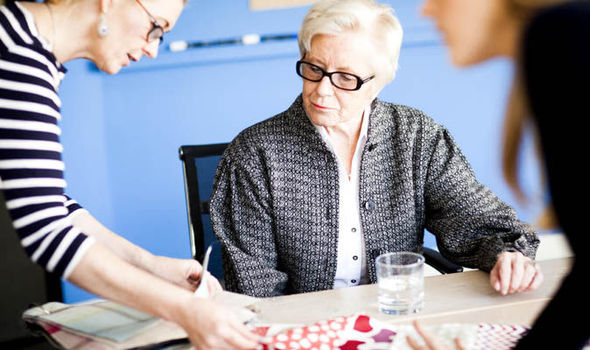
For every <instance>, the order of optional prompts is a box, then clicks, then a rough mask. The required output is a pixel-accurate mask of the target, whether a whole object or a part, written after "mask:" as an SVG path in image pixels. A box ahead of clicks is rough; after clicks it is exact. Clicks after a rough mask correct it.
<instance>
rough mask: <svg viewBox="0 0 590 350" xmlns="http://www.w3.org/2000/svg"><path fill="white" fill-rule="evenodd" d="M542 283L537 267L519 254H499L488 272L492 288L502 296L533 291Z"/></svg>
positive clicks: (541, 275)
mask: <svg viewBox="0 0 590 350" xmlns="http://www.w3.org/2000/svg"><path fill="white" fill-rule="evenodd" d="M542 282H543V273H542V272H541V268H540V267H539V265H537V264H536V263H535V262H534V261H533V260H531V259H529V258H527V257H526V256H524V255H522V253H520V252H504V253H501V254H500V255H498V260H497V261H496V265H495V266H494V268H493V269H492V271H491V272H490V284H491V285H492V288H494V289H495V290H496V291H498V292H500V293H501V294H502V295H506V294H512V293H520V292H524V291H529V290H535V289H537V288H538V287H539V286H540V285H541V283H542Z"/></svg>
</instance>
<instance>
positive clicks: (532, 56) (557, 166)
mask: <svg viewBox="0 0 590 350" xmlns="http://www.w3.org/2000/svg"><path fill="white" fill-rule="evenodd" d="M558 3H563V4H558ZM423 13H424V14H425V15H426V16H429V17H432V18H433V19H434V20H435V22H436V24H437V26H438V28H439V30H440V31H441V33H442V34H443V36H444V39H445V41H446V43H447V45H448V46H449V50H450V54H451V59H452V61H453V63H454V64H455V65H457V66H459V67H465V66H471V65H474V64H477V63H480V62H484V61H486V60H488V59H491V58H494V57H499V56H503V57H508V58H511V59H513V60H514V61H515V64H516V73H515V76H514V83H513V87H512V93H511V96H510V100H509V104H508V108H507V112H506V117H505V128H504V133H505V135H504V160H503V167H504V175H505V178H506V180H507V182H508V183H509V184H510V185H511V187H512V188H513V189H514V191H515V192H516V193H517V195H518V196H519V197H521V198H523V197H524V194H523V193H522V191H521V190H520V187H519V185H518V181H517V174H518V149H519V145H520V139H521V137H522V134H523V131H524V130H525V129H526V127H527V126H529V125H530V126H532V128H533V130H534V131H535V133H534V135H535V137H536V139H537V145H538V147H539V151H540V155H541V157H540V158H541V162H542V164H543V166H544V170H545V175H546V178H547V183H548V187H549V192H550V194H551V207H552V208H553V210H552V214H554V218H555V219H556V220H557V224H558V225H559V226H560V227H561V229H562V230H563V232H564V234H565V235H566V237H567V239H568V241H569V243H570V247H571V249H572V251H573V253H574V255H575V257H574V263H573V266H572V269H571V271H570V272H569V274H568V275H567V276H566V277H565V279H564V280H563V282H562V284H561V286H560V288H559V290H558V291H557V293H556V294H555V295H554V297H553V299H552V300H551V302H550V303H549V304H548V305H547V307H546V308H545V309H544V310H543V311H542V313H541V314H540V316H539V317H538V319H537V320H536V321H535V323H534V325H533V327H532V329H531V330H530V331H529V332H528V333H527V334H526V335H525V336H524V337H523V338H522V339H521V340H520V342H519V343H518V344H517V346H516V348H515V349H560V350H562V349H581V348H582V347H583V346H584V344H586V342H587V341H588V340H589V339H590V328H589V327H588V323H587V322H585V321H584V319H583V317H584V315H587V314H589V313H590V302H589V301H588V293H587V285H586V283H585V282H586V276H587V275H588V270H589V269H590V264H589V262H588V255H587V254H586V253H585V252H584V249H585V248H587V247H588V244H589V242H588V239H587V235H586V233H585V231H586V228H585V224H586V221H585V219H584V217H585V215H586V212H585V206H584V205H583V201H582V200H583V197H582V198H580V197H581V196H583V195H582V192H583V190H582V189H581V186H584V184H585V182H586V179H585V173H584V172H583V171H582V170H581V165H580V163H579V159H578V154H579V153H580V152H581V151H582V150H583V149H586V148H587V146H586V144H585V141H584V140H585V137H586V130H585V128H582V127H580V126H579V125H578V124H579V123H580V122H579V120H580V119H584V117H585V116H588V108H587V106H586V100H587V95H588V88H587V85H588V82H589V81H590V64H589V62H590V46H589V45H588V42H590V2H588V1H572V2H564V1H555V0H536V1H535V0H528V1H526V0H426V1H425V2H424V6H423ZM580 199H582V200H580ZM549 213H551V211H550V212H549ZM549 221H552V220H549ZM493 278H495V277H494V275H493V274H492V279H493ZM492 283H493V281H492ZM579 316H581V317H579ZM417 330H418V332H419V333H421V334H422V335H423V337H424V338H425V340H426V346H420V345H418V344H417V343H416V342H415V341H410V342H411V343H412V344H413V348H414V349H433V350H434V349H446V347H445V346H444V345H443V344H441V343H440V339H437V338H435V337H433V336H432V335H430V334H428V332H426V331H424V330H423V329H422V327H421V326H420V325H417ZM459 348H462V347H461V346H459Z"/></svg>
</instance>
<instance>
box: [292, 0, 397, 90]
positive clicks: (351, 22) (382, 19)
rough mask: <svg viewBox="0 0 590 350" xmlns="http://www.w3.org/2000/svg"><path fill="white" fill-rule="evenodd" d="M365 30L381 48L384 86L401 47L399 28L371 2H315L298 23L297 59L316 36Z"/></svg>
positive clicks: (382, 7) (388, 12)
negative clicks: (383, 59) (299, 24)
mask: <svg viewBox="0 0 590 350" xmlns="http://www.w3.org/2000/svg"><path fill="white" fill-rule="evenodd" d="M363 30H366V31H369V32H370V33H372V34H373V36H374V38H375V40H377V41H378V42H377V47H383V48H384V50H383V54H384V55H385V57H384V58H385V62H387V63H386V67H382V68H383V70H384V76H385V79H384V80H385V81H384V84H386V83H388V82H390V81H391V80H393V78H394V77H395V71H396V70H397V62H398V59H399V52H400V48H401V44H402V36H403V32H402V26H401V24H400V23H399V21H398V19H397V18H396V17H395V15H394V14H393V9H392V8H391V7H390V6H387V5H383V4H378V3H376V2H375V1H374V0H319V1H318V2H316V3H315V4H314V5H313V6H312V7H311V9H310V10H309V12H308V13H307V15H305V18H304V19H303V23H302V24H301V29H300V30H299V35H298V42H299V52H300V53H301V58H304V57H305V55H306V54H307V53H308V52H309V50H310V49H311V40H312V39H313V37H314V36H316V35H318V34H325V35H338V34H340V33H343V32H346V31H357V32H360V31H363Z"/></svg>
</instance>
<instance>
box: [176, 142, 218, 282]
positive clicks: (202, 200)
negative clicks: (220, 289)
mask: <svg viewBox="0 0 590 350" xmlns="http://www.w3.org/2000/svg"><path fill="white" fill-rule="evenodd" d="M227 145H228V144H227V143H218V144H210V145H195V146H190V145H189V146H180V149H179V150H178V152H179V156H180V160H181V161H182V169H183V173H184V192H185V195H186V208H187V213H188V228H189V234H190V242H191V252H192V256H193V258H194V259H196V260H198V261H199V262H200V263H202V262H203V258H204V255H205V249H206V247H208V246H209V245H213V249H212V251H211V256H210V257H209V268H208V270H209V272H210V273H211V274H212V275H213V276H215V277H216V278H217V279H218V280H219V281H222V280H223V269H222V265H221V247H220V246H219V244H218V243H217V238H216V237H215V234H214V233H213V228H212V227H211V221H210V218H209V197H211V192H212V191H213V180H214V177H215V170H216V169H217V164H218V163H219V160H220V159H221V155H222V154H223V151H225V149H226V148H227Z"/></svg>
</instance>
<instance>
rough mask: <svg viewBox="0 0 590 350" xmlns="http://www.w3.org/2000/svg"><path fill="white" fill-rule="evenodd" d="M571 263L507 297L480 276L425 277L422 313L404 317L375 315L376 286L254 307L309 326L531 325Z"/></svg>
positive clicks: (267, 316) (262, 314)
mask: <svg viewBox="0 0 590 350" xmlns="http://www.w3.org/2000/svg"><path fill="white" fill-rule="evenodd" d="M571 263H572V259H571V258H566V259H556V260H547V261H542V262H539V263H538V264H539V265H540V266H541V268H542V271H543V274H544V277H545V279H544V282H543V284H542V285H541V287H540V288H539V289H538V290H536V291H532V292H525V293H519V294H514V295H507V296H502V295H500V294H499V293H497V292H496V291H494V290H493V289H492V287H491V286H490V283H489V274H487V273H484V272H481V271H469V272H463V273H457V274H451V275H442V276H433V277H426V278H425V289H424V290H425V297H424V302H425V306H424V309H423V310H422V312H420V313H418V314H413V315H407V316H392V315H386V314H383V313H380V312H379V309H378V306H377V285H364V286H357V287H351V288H343V289H335V290H327V291H321V292H313V293H305V294H296V295H288V296H281V297H274V298H266V299H258V300H256V301H255V302H254V303H253V305H255V307H256V308H257V309H258V312H259V314H258V320H259V321H260V322H265V323H266V322H268V323H296V324H308V323H313V322H315V321H319V320H323V319H328V318H332V317H336V316H347V315H351V314H354V313H363V314H366V315H369V316H372V317H376V318H378V319H380V320H383V321H386V322H389V323H409V322H410V321H411V320H414V319H416V318H418V319H421V320H422V321H423V323H425V324H436V323H445V322H453V323H457V322H459V323H480V322H486V323H501V324H520V325H528V326H530V325H532V323H533V322H534V320H535V318H536V317H537V315H538V314H539V312H540V311H541V310H542V309H543V308H544V306H545V305H546V304H547V302H548V301H549V300H550V298H551V296H552V295H553V294H554V292H555V291H556V290H557V289H558V288H559V285H560V284H561V280H562V279H563V277H565V275H566V274H567V272H568V271H569V269H570V267H571ZM248 301H249V302H251V301H252V299H251V300H248Z"/></svg>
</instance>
